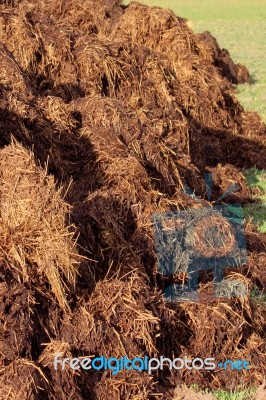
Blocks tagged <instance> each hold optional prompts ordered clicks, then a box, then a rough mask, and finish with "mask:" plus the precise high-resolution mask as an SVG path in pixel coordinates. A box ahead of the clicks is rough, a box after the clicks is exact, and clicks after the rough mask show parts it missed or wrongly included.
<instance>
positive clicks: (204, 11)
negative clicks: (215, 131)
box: [125, 0, 266, 122]
mask: <svg viewBox="0 0 266 400" xmlns="http://www.w3.org/2000/svg"><path fill="white" fill-rule="evenodd" d="M142 2H143V3H145V4H148V5H159V6H161V7H165V8H170V9H171V10H173V11H174V12H175V13H176V14H177V15H179V16H181V17H185V18H188V19H189V20H190V21H191V22H192V25H193V30H194V32H203V31H205V30H209V31H210V32H211V33H212V34H213V35H214V36H215V37H216V38H217V40H218V43H219V44H220V46H221V47H224V48H226V49H228V50H229V52H230V54H231V56H232V58H233V60H234V61H235V62H236V63H241V64H244V65H246V67H247V68H248V69H249V71H250V73H251V76H252V78H253V79H254V81H255V84H254V85H251V86H250V85H248V84H245V85H240V86H238V91H239V93H238V95H237V96H238V98H239V100H240V101H241V104H242V105H243V106H244V108H245V109H246V110H255V111H257V112H258V113H260V115H261V116H262V118H263V119H264V121H265V122H266V0H201V1H199V0H143V1H142ZM125 3H129V1H125Z"/></svg>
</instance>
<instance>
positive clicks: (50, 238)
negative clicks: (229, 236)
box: [0, 0, 266, 400]
mask: <svg viewBox="0 0 266 400" xmlns="http://www.w3.org/2000/svg"><path fill="white" fill-rule="evenodd" d="M1 4H2V5H1V9H0V12H1V13H0V52H1V56H0V65H1V78H0V79H1V82H0V91H1V100H0V144H1V150H0V182H1V185H0V199H1V204H0V219H1V221H0V222H1V224H0V261H1V262H0V317H1V325H0V399H1V400H6V399H7V398H8V399H11V400H12V399H16V400H18V399H20V400H23V399H25V400H26V399H27V400H28V399H38V400H39V399H40V400H41V399H53V400H55V399H56V400H59V399H67V400H74V399H75V400H78V399H99V400H100V399H102V400H108V399H134V400H140V399H158V398H162V399H170V398H172V396H173V395H174V389H175V387H176V386H177V385H179V384H181V383H182V382H184V383H186V384H187V385H190V384H192V383H194V384H195V383H196V384H198V385H199V386H200V387H209V388H218V387H226V388H228V389H230V388H234V387H235V386H236V385H238V384H239V383H243V384H244V385H247V386H252V385H259V384H260V383H261V382H262V381H263V377H264V376H265V365H266V363H265V307H264V306H263V303H259V302H256V300H254V299H252V298H251V297H250V296H244V297H243V296H242V297H233V298H229V297H228V296H227V297H226V296H224V297H221V298H214V297H212V296H211V294H210V293H211V290H210V286H211V285H212V283H211V282H212V277H211V273H210V271H209V273H207V272H205V273H203V276H202V277H201V278H202V281H201V284H200V293H203V294H204V293H205V292H206V293H207V294H208V293H209V292H210V293H209V295H208V296H209V297H208V300H207V301H204V299H205V297H204V296H203V297H202V301H198V302H193V301H190V302H175V301H173V302H167V301H166V300H165V299H164V295H163V291H164V289H165V288H166V287H167V286H169V285H171V284H173V283H176V282H177V283H178V282H182V281H183V280H184V279H185V278H187V277H188V275H187V274H186V273H187V271H186V270H183V272H180V271H179V272H178V271H177V272H178V273H176V274H172V275H169V276H163V275H161V274H160V273H158V261H157V254H156V249H155V237H154V227H153V215H154V214H155V213H163V212H167V211H175V210H186V209H193V210H194V209H198V210H200V209H201V210H203V211H204V210H206V209H208V210H210V208H209V207H210V205H211V203H210V202H208V201H207V200H206V188H205V181H204V173H206V172H209V173H210V172H211V173H212V174H213V179H214V182H213V190H212V194H211V199H210V201H212V202H213V201H214V200H217V199H218V198H219V197H220V196H221V195H222V194H223V193H225V192H226V191H228V188H230V186H231V185H232V183H235V184H236V183H237V184H238V189H237V191H236V192H235V193H233V194H231V195H230V196H228V197H227V198H226V199H224V202H233V203H235V202H238V203H241V204H245V203H249V202H251V197H252V195H253V194H254V193H251V191H250V190H249V189H248V188H247V187H246V184H245V179H244V177H243V175H242V172H241V171H242V169H243V168H248V167H253V166H256V167H257V168H265V166H266V151H265V150H266V142H265V137H266V135H265V133H266V128H265V125H264V124H263V122H262V120H261V119H260V117H259V116H258V115H257V114H255V113H251V112H245V111H244V109H243V107H242V106H241V105H240V104H239V102H238V101H237V99H236V98H235V97H234V96H233V94H232V85H231V83H230V82H229V81H228V80H227V79H226V78H225V77H222V76H221V73H220V70H218V69H217V68H216V66H215V65H214V63H213V56H212V54H211V53H210V49H209V48H208V47H206V46H205V44H204V43H203V42H202V41H200V39H199V37H197V36H196V35H195V34H194V33H193V32H192V30H191V29H190V28H189V27H188V25H187V23H186V20H185V19H183V18H178V17H176V16H175V15H174V14H173V13H172V12H171V11H169V10H163V9H161V8H158V7H147V6H144V5H140V4H138V3H136V2H133V3H131V4H130V5H129V6H128V7H125V6H122V5H121V4H120V2H119V1H114V0H113V1H112V0H110V1H104V0H100V1H93V0H65V1H63V0H62V1H60V2H56V1H54V0H48V1H46V2H42V1H36V2H29V1H14V2H4V1H2V2H1ZM185 185H187V186H189V188H190V189H191V191H192V192H195V193H196V195H197V196H198V197H199V198H200V199H201V200H200V201H199V200H198V199H196V198H195V197H193V196H192V197H191V196H190V195H189V194H187V193H186V190H184V188H185V187H186V186H185ZM219 204H221V203H219ZM207 217H208V215H207ZM181 222H182V221H181ZM224 223H225V224H226V220H224ZM220 225H221V220H220ZM166 228H167V227H166ZM221 229H222V228H221ZM198 233H199V234H200V232H198ZM245 234H246V239H247V246H248V262H247V263H246V264H244V265H243V266H241V268H237V267H236V268H233V267H232V268H227V270H226V271H225V275H226V276H227V277H229V278H230V277H236V276H237V277H238V278H239V279H240V281H241V282H242V284H243V285H245V286H246V287H247V288H248V289H249V290H251V289H252V288H253V287H254V285H256V287H258V288H259V289H260V290H262V289H264V288H265V284H266V277H265V262H266V252H265V246H266V238H265V235H263V234H261V233H259V232H258V231H257V230H256V228H255V227H254V226H253V225H252V223H251V222H250V220H248V219H247V220H246V224H245ZM199 237H201V236H199ZM56 353H62V355H63V356H64V357H77V356H78V357H82V356H88V355H91V356H105V357H118V358H119V357H123V356H125V355H126V356H128V358H134V357H144V356H145V355H147V356H150V357H157V356H160V355H162V356H164V357H169V358H171V359H173V358H177V357H185V356H187V357H190V358H195V357H201V358H206V357H214V358H216V359H219V360H221V361H224V360H226V359H232V360H237V359H246V360H248V361H249V362H250V364H251V368H250V370H249V371H237V370H234V371H232V372H228V371H225V370H223V369H217V370H215V371H212V372H211V373H210V372H208V371H205V370H195V369H194V370H188V369H181V370H179V371H172V372H171V371H170V370H169V368H167V365H166V366H165V369H164V370H158V371H155V372H153V374H152V375H148V373H147V372H139V371H120V372H119V373H118V374H117V375H114V374H111V372H110V371H103V370H99V371H93V372H92V371H91V370H90V371H87V372H85V371H73V370H71V369H70V368H69V367H67V368H66V370H65V371H61V370H60V369H59V370H57V371H55V369H54V365H53V357H54V355H55V354H56Z"/></svg>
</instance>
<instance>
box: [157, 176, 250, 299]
mask: <svg viewBox="0 0 266 400" xmlns="http://www.w3.org/2000/svg"><path fill="white" fill-rule="evenodd" d="M205 180H206V188H207V195H208V200H210V195H211V187H212V174H205ZM236 190H238V186H237V185H236V184H233V185H232V186H231V187H230V188H229V189H228V191H227V192H226V193H224V194H223V196H221V197H220V198H219V199H218V200H217V201H216V202H215V204H214V205H213V206H209V207H206V206H204V207H199V208H190V209H187V210H177V211H174V212H167V213H156V214H154V218H153V222H154V231H155V245H156V253H157V258H158V272H159V273H160V274H162V275H164V276H169V275H177V274H179V273H186V274H187V276H188V280H187V283H183V284H174V285H171V286H169V287H167V288H166V290H165V298H166V300H168V301H177V302H181V301H182V302H184V301H190V302H191V301H195V302H197V301H199V296H198V290H199V273H200V271H212V273H213V286H214V293H213V296H214V297H233V296H237V297H241V296H243V295H245V294H246V291H247V290H246V286H245V284H244V283H243V282H242V281H240V280H236V279H224V268H225V267H240V266H241V265H243V264H245V263H246V262H247V250H246V237H245V233H244V228H243V223H244V218H243V213H242V208H241V205H240V204H237V203H234V204H223V205H217V203H218V202H219V201H220V200H222V199H224V198H225V197H227V196H229V195H230V194H232V193H233V192H235V191H236ZM185 192H186V193H187V194H189V195H190V196H192V197H193V198H195V199H196V200H197V201H198V202H201V203H202V200H201V199H199V198H198V197H196V196H194V194H193V193H192V191H191V190H190V189H189V188H188V187H185Z"/></svg>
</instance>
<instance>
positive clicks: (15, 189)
mask: <svg viewBox="0 0 266 400" xmlns="http://www.w3.org/2000/svg"><path fill="white" fill-rule="evenodd" d="M0 179H1V189H0V196H1V213H0V216H1V234H0V235H1V253H2V255H3V256H2V257H3V258H4V260H3V262H4V263H5V265H6V268H7V269H8V270H9V271H10V272H11V274H12V275H13V277H14V279H16V280H18V281H19V282H23V283H28V284H29V282H32V283H33V282H35V284H37V282H39V283H38V284H39V285H40V284H41V283H44V282H45V281H47V282H48V283H49V285H50V287H51V290H52V292H53V293H54V295H55V297H56V299H57V301H58V303H59V304H60V306H61V307H62V308H66V307H67V299H66V293H67V292H68V291H69V289H70V288H71V287H72V289H73V288H74V285H75V279H76V267H77V263H78V259H79V258H78V255H77V252H76V250H75V241H74V240H73V234H74V233H73V230H72V232H71V230H69V229H68V228H66V227H65V223H66V216H67V214H68V213H69V207H68V205H67V204H66V203H65V202H64V201H63V200H62V190H55V186H54V180H53V178H52V177H51V176H47V173H46V172H45V171H43V170H42V169H40V167H37V166H36V164H35V161H34V156H33V154H32V153H30V152H29V151H27V150H25V149H24V148H23V147H22V146H21V145H20V144H18V143H16V142H13V143H12V144H11V145H10V146H7V147H5V148H4V149H2V150H1V160H0ZM38 284H37V285H38Z"/></svg>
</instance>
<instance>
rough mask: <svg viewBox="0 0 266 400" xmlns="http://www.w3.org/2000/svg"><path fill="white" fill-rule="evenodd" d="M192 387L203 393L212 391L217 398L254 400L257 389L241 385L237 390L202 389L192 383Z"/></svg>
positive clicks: (218, 399)
mask: <svg viewBox="0 0 266 400" xmlns="http://www.w3.org/2000/svg"><path fill="white" fill-rule="evenodd" d="M190 389H192V390H194V392H200V393H202V394H208V393H211V394H212V395H213V396H214V398H215V399H217V400H253V399H254V393H255V391H256V389H255V388H249V389H243V388H242V387H239V388H238V389H237V390H234V391H233V392H232V391H231V392H227V391H225V390H220V389H218V390H214V391H210V390H209V389H206V390H204V391H202V390H200V388H199V386H198V385H197V384H193V385H191V386H190Z"/></svg>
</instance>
